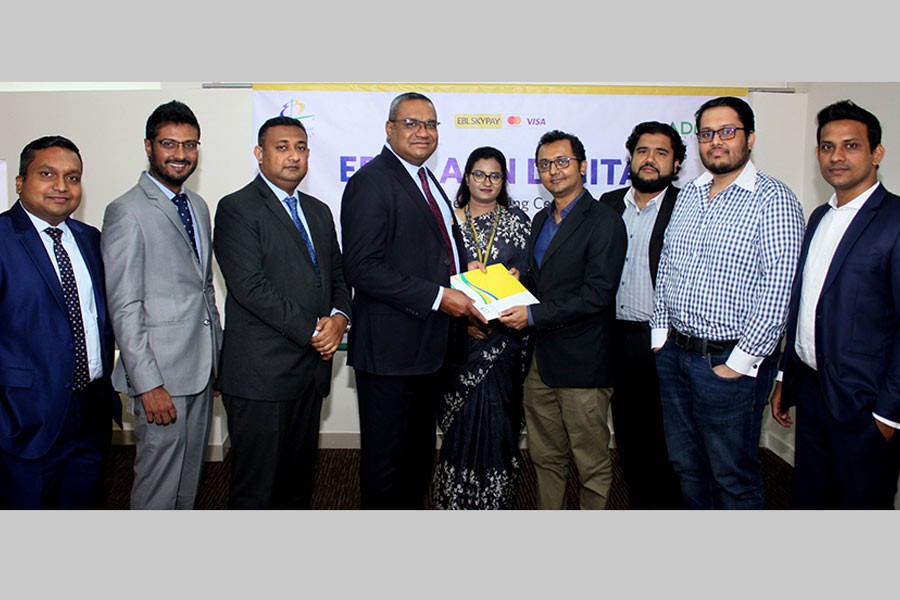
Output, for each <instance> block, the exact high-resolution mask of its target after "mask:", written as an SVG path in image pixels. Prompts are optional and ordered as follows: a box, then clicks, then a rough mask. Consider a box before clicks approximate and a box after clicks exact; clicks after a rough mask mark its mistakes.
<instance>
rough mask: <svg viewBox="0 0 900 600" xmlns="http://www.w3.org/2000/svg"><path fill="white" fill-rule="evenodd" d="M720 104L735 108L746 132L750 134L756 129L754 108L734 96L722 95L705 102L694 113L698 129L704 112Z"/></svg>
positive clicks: (698, 129)
mask: <svg viewBox="0 0 900 600" xmlns="http://www.w3.org/2000/svg"><path fill="white" fill-rule="evenodd" d="M718 106H727V107H728V108H731V109H734V112H736V113H737V114H738V119H740V120H741V127H743V128H744V133H745V134H747V135H750V134H751V133H753V132H754V131H756V119H754V117H753V109H752V108H750V105H749V104H747V102H746V101H744V100H741V99H740V98H735V97H734V96H720V97H718V98H712V99H711V100H707V101H706V102H704V103H703V104H702V105H701V106H700V108H698V109H697V112H696V113H694V120H695V121H696V125H697V131H700V118H701V117H702V116H703V113H704V112H706V111H707V110H708V109H710V108H716V107H718Z"/></svg>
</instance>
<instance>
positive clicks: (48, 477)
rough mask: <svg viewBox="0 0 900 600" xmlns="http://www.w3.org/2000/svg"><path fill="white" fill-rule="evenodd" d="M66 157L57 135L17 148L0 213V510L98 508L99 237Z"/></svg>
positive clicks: (66, 144) (117, 410) (114, 411)
mask: <svg viewBox="0 0 900 600" xmlns="http://www.w3.org/2000/svg"><path fill="white" fill-rule="evenodd" d="M82 170H83V165H82V161H81V154H80V153H79V151H78V148H77V147H76V146H75V144H73V143H72V142H71V141H70V140H68V139H66V138H64V137H61V136H47V137H42V138H39V139H37V140H34V141H33V142H31V143H29V144H28V145H27V146H25V148H24V149H23V150H22V154H21V157H20V161H19V175H18V176H17V177H16V193H18V195H19V199H18V201H17V202H16V203H15V204H14V205H13V206H12V208H10V209H9V210H8V211H6V212H4V213H3V214H0V314H2V315H4V317H3V326H2V327H0V509H39V508H57V509H74V508H81V509H99V508H102V505H103V466H104V462H105V458H106V454H107V451H108V450H109V444H110V439H111V436H112V428H111V423H110V418H111V417H112V418H113V419H115V420H116V422H118V423H119V425H120V426H121V422H122V421H121V413H122V407H121V403H120V401H119V396H118V395H117V394H116V393H115V391H114V390H113V388H112V384H111V382H110V373H111V372H112V366H113V335H112V328H111V327H110V324H109V321H108V320H107V314H106V298H105V294H104V287H103V263H102V259H101V256H100V232H99V231H97V229H95V228H94V227H91V226H90V225H88V224H86V223H82V222H81V221H76V220H75V219H72V218H70V216H71V214H72V213H73V212H75V209H77V208H78V206H79V204H81V175H82Z"/></svg>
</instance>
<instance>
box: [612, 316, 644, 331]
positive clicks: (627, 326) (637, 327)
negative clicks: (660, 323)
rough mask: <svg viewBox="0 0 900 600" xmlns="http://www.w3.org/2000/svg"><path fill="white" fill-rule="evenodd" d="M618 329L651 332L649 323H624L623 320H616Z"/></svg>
mask: <svg viewBox="0 0 900 600" xmlns="http://www.w3.org/2000/svg"><path fill="white" fill-rule="evenodd" d="M616 327H618V328H619V329H621V330H622V331H639V332H644V331H650V322H649V321H624V320H622V319H616Z"/></svg>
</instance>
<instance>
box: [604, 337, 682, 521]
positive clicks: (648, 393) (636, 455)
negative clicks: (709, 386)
mask: <svg viewBox="0 0 900 600" xmlns="http://www.w3.org/2000/svg"><path fill="white" fill-rule="evenodd" d="M613 344H614V346H613V348H615V350H614V351H613V374H614V377H615V381H614V386H613V387H614V389H613V396H612V399H611V400H610V403H611V408H612V418H613V430H614V431H615V436H616V448H617V449H618V453H619V457H620V460H621V463H622V471H623V474H624V478H625V484H626V486H627V488H628V505H629V508H632V509H675V508H680V507H681V493H680V491H679V487H678V479H677V477H676V475H675V472H674V470H673V469H672V465H671V463H670V462H669V458H668V453H667V451H666V438H665V434H664V432H663V424H662V407H661V405H660V400H659V377H658V376H657V374H656V360H655V358H654V356H653V350H651V349H650V326H649V324H648V323H646V322H639V321H618V320H617V321H616V324H615V328H614V329H613Z"/></svg>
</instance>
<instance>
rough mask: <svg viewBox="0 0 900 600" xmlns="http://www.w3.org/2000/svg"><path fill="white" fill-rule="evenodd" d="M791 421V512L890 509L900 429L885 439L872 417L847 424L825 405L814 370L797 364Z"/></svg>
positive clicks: (899, 469)
mask: <svg viewBox="0 0 900 600" xmlns="http://www.w3.org/2000/svg"><path fill="white" fill-rule="evenodd" d="M799 369H800V372H799V373H797V374H796V375H795V376H796V377H797V398H796V404H797V414H796V418H795V419H794V420H795V421H796V423H797V425H796V435H795V438H794V444H795V451H794V490H793V493H794V497H793V502H792V507H793V508H796V509H803V510H810V509H853V510H861V509H877V510H892V509H893V508H894V494H895V493H896V492H897V477H898V475H900V431H897V432H894V435H893V436H892V437H891V439H890V440H885V439H884V436H883V435H881V432H880V431H879V430H878V426H877V425H876V424H875V417H872V418H871V419H866V420H865V423H864V424H862V425H856V426H852V427H851V426H847V425H845V424H843V423H840V422H838V421H837V420H836V419H835V418H834V416H832V414H831V412H830V411H829V410H828V407H827V406H826V404H825V399H824V396H823V393H822V388H821V386H820V384H819V378H818V375H817V374H816V372H815V371H814V370H813V369H811V368H809V367H808V366H806V365H803V364H801V365H800V367H799Z"/></svg>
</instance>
